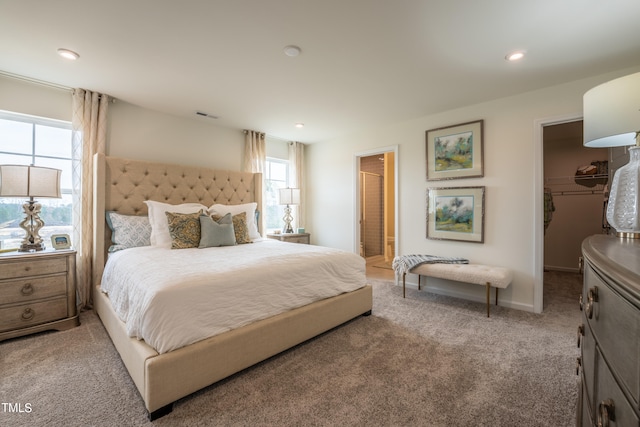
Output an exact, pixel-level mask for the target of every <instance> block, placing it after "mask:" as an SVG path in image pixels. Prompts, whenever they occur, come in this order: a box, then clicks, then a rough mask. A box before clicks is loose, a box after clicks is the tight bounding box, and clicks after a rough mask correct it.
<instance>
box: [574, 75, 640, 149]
mask: <svg viewBox="0 0 640 427" xmlns="http://www.w3.org/2000/svg"><path fill="white" fill-rule="evenodd" d="M583 110H584V111H583V112H584V146H585V147H620V146H624V145H635V143H636V140H635V137H636V132H638V131H639V130H640V73H635V74H630V75H628V76H625V77H620V78H619V79H615V80H611V81H610V82H607V83H603V84H601V85H600V86H596V87H594V88H593V89H591V90H589V91H588V92H587V93H585V94H584V97H583Z"/></svg>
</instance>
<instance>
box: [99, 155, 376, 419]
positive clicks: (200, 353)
mask: <svg viewBox="0 0 640 427" xmlns="http://www.w3.org/2000/svg"><path fill="white" fill-rule="evenodd" d="M94 168H95V175H94V195H95V197H94V199H95V202H94V215H93V217H94V259H93V264H92V265H93V303H94V309H95V311H96V312H97V314H98V316H99V317H100V319H101V320H102V323H103V324H104V327H105V328H106V330H107V332H108V333H109V336H110V337H111V340H112V341H113V344H114V346H115V347H116V349H117V350H118V352H119V353H120V357H121V358H122V361H123V362H124V364H125V366H126V368H127V370H128V371H129V374H130V375H131V378H132V379H133V382H134V383H135V385H136V387H137V388H138V391H139V392H140V395H141V396H142V399H143V400H144V403H145V406H146V408H147V411H148V412H149V419H151V420H153V419H155V418H158V417H160V416H163V415H165V414H167V413H169V412H171V410H172V408H173V402H175V401H176V400H178V399H180V398H182V397H184V396H187V395H189V394H191V393H193V392H195V391H197V390H199V389H201V388H203V387H206V386H208V385H210V384H213V383H215V382H216V381H219V380H221V379H223V378H225V377H227V376H229V375H232V374H234V373H236V372H239V371H241V370H243V369H245V368H247V367H249V366H251V365H254V364H256V363H258V362H260V361H262V360H265V359H267V358H269V357H271V356H273V355H275V354H278V353H280V352H282V351H284V350H286V349H288V348H291V347H293V346H295V345H297V344H299V343H302V342H304V341H306V340H308V339H310V338H312V337H314V336H316V335H319V334H321V333H323V332H325V331H327V330H329V329H331V328H333V327H335V326H338V325H340V324H342V323H344V322H347V321H348V320H350V319H353V318H354V317H357V316H359V315H362V314H370V313H371V307H372V292H371V287H370V286H365V287H364V288H361V289H358V290H356V291H354V292H350V293H346V294H342V295H338V296H336V297H333V298H329V299H325V300H322V301H319V302H316V303H313V304H309V305H307V306H304V307H301V308H298V309H295V310H292V311H289V312H286V313H283V314H280V315H277V316H274V317H271V318H268V319H265V320H262V321H259V322H256V323H253V324H250V325H247V326H244V327H242V328H239V329H236V330H233V331H229V332H226V333H223V334H220V335H217V336H214V337H212V338H209V339H206V340H203V341H199V342H197V343H195V344H192V345H189V346H187V347H183V348H180V349H178V350H175V351H171V352H168V353H164V354H158V353H157V352H156V351H155V350H154V349H153V348H151V347H150V346H148V345H147V344H146V343H145V342H144V341H138V340H137V339H135V338H129V337H128V336H127V333H126V331H125V326H124V323H123V322H122V321H121V320H120V319H119V318H118V316H117V315H116V314H115V312H114V311H113V309H112V307H111V303H110V302H109V299H108V297H107V296H106V295H105V294H103V293H102V292H100V280H101V278H102V272H103V270H104V265H105V261H106V256H107V252H106V250H107V248H108V246H109V244H110V241H111V233H110V230H109V228H108V227H107V226H106V221H105V212H106V211H116V212H119V213H121V214H128V215H146V214H147V210H146V205H145V204H144V203H143V202H144V201H145V200H157V201H161V202H165V203H170V204H180V203H186V202H199V203H202V204H204V205H206V206H210V205H212V204H214V203H221V204H239V203H249V202H257V203H258V209H260V210H262V209H261V208H262V197H261V196H262V174H253V173H244V172H232V171H220V170H213V169H206V168H198V167H187V166H177V165H168V164H158V163H149V162H141V161H135V160H128V159H120V158H113V157H106V156H104V155H101V154H98V155H96V156H95V157H94ZM260 218H262V215H260ZM260 229H261V230H262V227H260Z"/></svg>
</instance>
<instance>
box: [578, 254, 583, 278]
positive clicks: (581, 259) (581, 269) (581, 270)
mask: <svg viewBox="0 0 640 427" xmlns="http://www.w3.org/2000/svg"><path fill="white" fill-rule="evenodd" d="M578 273H580V274H582V273H584V258H582V257H581V256H580V257H578Z"/></svg>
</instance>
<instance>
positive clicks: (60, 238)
mask: <svg viewBox="0 0 640 427" xmlns="http://www.w3.org/2000/svg"><path fill="white" fill-rule="evenodd" d="M51 246H53V248H54V249H69V248H70V247H71V239H70V238H69V235H68V234H54V235H52V236H51Z"/></svg>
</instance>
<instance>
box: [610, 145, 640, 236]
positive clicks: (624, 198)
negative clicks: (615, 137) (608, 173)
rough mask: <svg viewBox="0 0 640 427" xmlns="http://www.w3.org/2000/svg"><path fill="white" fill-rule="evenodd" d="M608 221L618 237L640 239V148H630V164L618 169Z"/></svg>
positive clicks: (613, 184)
mask: <svg viewBox="0 0 640 427" xmlns="http://www.w3.org/2000/svg"><path fill="white" fill-rule="evenodd" d="M607 221H608V222H609V224H610V225H611V226H612V227H613V228H615V230H616V232H617V235H618V237H623V238H626V239H634V238H640V147H639V146H635V147H630V148H629V163H627V164H626V165H624V166H622V167H621V168H620V169H618V170H617V171H616V173H615V175H614V177H613V182H612V183H611V191H610V192H609V204H608V205H607Z"/></svg>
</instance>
